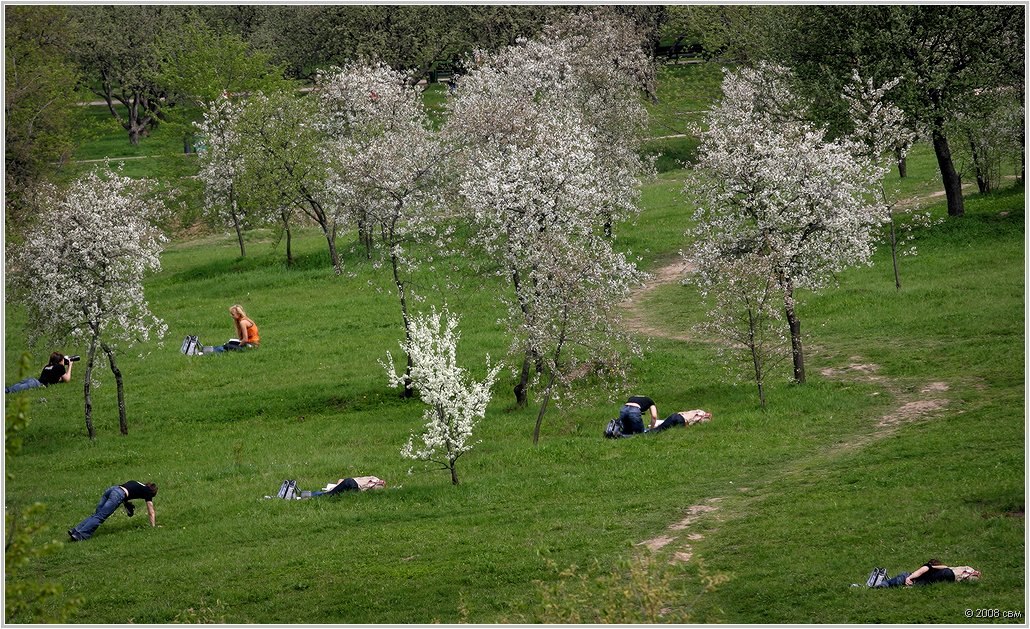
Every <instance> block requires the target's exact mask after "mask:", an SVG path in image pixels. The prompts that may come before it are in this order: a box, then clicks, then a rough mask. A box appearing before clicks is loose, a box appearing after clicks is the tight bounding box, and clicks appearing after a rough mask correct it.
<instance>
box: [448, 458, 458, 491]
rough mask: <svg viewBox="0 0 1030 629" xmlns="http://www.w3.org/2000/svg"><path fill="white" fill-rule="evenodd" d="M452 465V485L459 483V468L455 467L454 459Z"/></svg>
mask: <svg viewBox="0 0 1030 629" xmlns="http://www.w3.org/2000/svg"><path fill="white" fill-rule="evenodd" d="M450 467H451V484H452V485H457V484H458V470H456V469H455V468H454V460H453V459H452V460H451V466H450Z"/></svg>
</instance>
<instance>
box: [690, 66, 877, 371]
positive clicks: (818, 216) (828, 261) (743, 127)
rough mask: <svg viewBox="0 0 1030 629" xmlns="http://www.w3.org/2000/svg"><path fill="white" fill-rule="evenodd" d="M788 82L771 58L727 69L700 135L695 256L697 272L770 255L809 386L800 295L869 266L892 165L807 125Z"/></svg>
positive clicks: (797, 360)
mask: <svg viewBox="0 0 1030 629" xmlns="http://www.w3.org/2000/svg"><path fill="white" fill-rule="evenodd" d="M790 80H791V74H790V72H789V70H787V69H786V68H783V67H780V66H775V65H769V64H762V65H760V66H758V67H757V68H743V69H741V70H739V71H736V72H730V73H728V74H727V75H726V77H725V79H724V81H723V94H724V96H723V98H722V100H721V101H720V102H719V103H718V104H717V105H715V106H714V107H713V108H712V110H711V112H710V113H709V115H708V116H707V120H706V122H707V129H705V130H703V131H701V132H700V133H701V137H702V143H701V147H700V150H699V155H700V157H699V160H698V166H699V168H700V175H699V176H698V177H696V178H695V179H693V180H692V181H691V182H690V183H688V184H687V187H688V191H689V192H691V193H692V194H694V195H696V197H697V199H698V201H697V203H698V209H697V211H696V214H695V219H696V227H695V228H694V229H693V230H691V235H692V236H693V237H694V239H695V240H696V243H697V244H696V246H695V247H692V248H691V250H690V254H689V258H690V260H691V261H692V262H693V263H694V264H696V265H697V267H698V268H699V269H704V268H706V267H709V266H711V265H720V264H722V261H723V260H724V259H727V258H730V259H732V258H737V257H741V256H744V255H759V256H762V257H765V258H767V259H768V266H769V268H770V269H772V271H773V273H774V275H775V277H776V281H777V285H778V286H779V289H780V290H781V291H782V293H783V300H784V313H785V314H786V318H787V322H788V324H789V329H790V338H791V350H792V357H793V363H794V380H795V381H797V382H804V381H805V367H804V348H803V344H802V337H801V320H800V318H799V317H798V314H797V309H796V295H795V291H796V290H798V289H810V290H817V289H819V288H820V287H822V286H824V285H825V284H826V283H827V282H829V281H831V280H832V279H833V277H834V274H835V273H837V272H839V271H841V270H843V269H845V268H847V267H849V266H853V265H856V264H863V263H866V264H867V263H869V260H870V257H871V255H872V251H873V242H874V239H873V234H872V231H873V228H874V227H875V226H877V225H878V224H880V222H881V221H882V214H881V213H879V212H877V211H875V208H873V207H870V203H869V200H868V199H869V197H870V194H871V192H872V190H874V189H875V186H876V185H878V183H879V181H880V179H881V178H882V176H883V173H884V170H883V168H882V167H880V166H879V165H876V164H873V163H872V162H870V161H869V160H864V159H860V158H857V157H856V156H855V153H856V151H855V150H854V148H853V147H852V146H851V142H850V141H848V140H838V141H830V140H828V139H827V138H826V137H825V133H824V130H822V129H820V128H817V127H816V126H814V125H813V124H811V123H809V122H807V121H806V120H805V118H806V104H805V103H804V102H803V101H802V100H801V99H799V98H798V97H797V96H796V95H795V94H794V93H793V92H792V90H791V88H790Z"/></svg>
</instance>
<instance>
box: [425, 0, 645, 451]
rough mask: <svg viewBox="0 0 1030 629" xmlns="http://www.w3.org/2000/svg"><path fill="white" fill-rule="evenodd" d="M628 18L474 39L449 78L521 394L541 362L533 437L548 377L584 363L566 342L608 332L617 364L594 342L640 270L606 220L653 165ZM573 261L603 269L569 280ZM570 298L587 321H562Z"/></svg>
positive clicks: (553, 380)
mask: <svg viewBox="0 0 1030 629" xmlns="http://www.w3.org/2000/svg"><path fill="white" fill-rule="evenodd" d="M624 26H625V25H624V24H619V23H612V22H609V21H604V20H600V19H598V18H597V17H596V16H594V15H591V14H584V15H582V16H576V17H574V18H572V19H571V20H570V21H569V22H568V23H567V24H564V25H563V26H562V27H557V26H552V27H549V28H548V29H547V30H546V31H545V33H544V34H543V35H542V36H541V38H539V39H537V40H532V41H520V42H518V43H517V44H516V45H514V46H510V47H508V48H505V49H503V50H501V51H498V52H497V53H487V52H483V51H479V52H477V53H476V54H475V55H474V57H473V60H472V64H473V67H472V69H471V70H470V71H469V72H468V73H466V74H465V75H463V76H461V77H459V78H458V80H457V82H456V85H457V89H456V96H455V98H454V99H453V102H452V103H451V111H450V115H449V117H448V121H447V126H446V127H445V129H444V135H445V138H446V140H447V141H448V143H449V144H450V146H452V147H455V149H456V152H455V159H454V160H453V163H454V164H455V168H454V172H455V178H456V181H455V185H454V186H453V190H454V192H455V194H456V196H457V201H458V206H459V207H460V208H461V210H462V212H463V213H464V215H465V216H466V217H467V218H468V219H469V220H470V222H471V224H472V225H473V226H474V228H475V235H474V236H473V238H472V240H473V242H474V243H475V244H478V245H479V246H480V247H482V248H483V249H484V250H485V251H486V252H487V253H488V254H489V256H490V259H491V260H493V261H494V262H495V263H496V267H495V270H496V273H497V274H498V275H500V276H503V277H506V278H508V279H509V280H510V281H511V286H512V291H513V294H512V295H511V298H510V299H509V300H508V306H509V315H510V316H509V324H510V329H511V332H512V336H513V338H514V342H513V345H512V352H513V353H514V354H521V355H522V357H521V361H520V362H521V365H522V369H521V374H520V375H519V381H518V383H517V384H516V386H515V396H516V401H517V403H518V405H519V406H524V405H525V404H526V402H527V397H528V395H527V391H528V388H529V380H530V371H531V365H532V363H534V362H536V363H537V365H538V369H537V372H538V374H540V375H542V374H543V371H544V370H543V368H544V367H545V363H547V366H548V367H549V371H550V373H549V375H548V377H549V381H548V384H547V385H546V386H545V394H544V401H543V403H542V405H541V411H540V414H539V416H538V422H537V427H536V430H535V431H534V442H535V441H536V440H537V438H538V437H539V426H540V421H541V420H542V418H543V414H544V412H546V409H547V405H548V402H549V400H550V398H551V395H552V393H553V392H554V385H555V384H561V383H565V384H567V383H568V382H569V376H570V375H571V373H574V372H576V371H577V370H580V368H581V367H582V365H581V364H580V363H581V361H580V360H579V359H578V358H577V357H576V353H575V352H572V351H570V348H572V347H576V346H578V345H579V344H580V342H583V343H584V344H587V345H591V344H593V341H605V340H607V341H608V342H602V343H601V345H600V346H598V351H597V353H596V355H597V358H598V359H601V357H602V356H603V357H604V358H605V359H613V360H611V361H610V362H609V363H608V366H609V367H611V368H613V371H621V370H619V369H616V368H615V366H616V365H617V364H619V363H620V362H621V361H617V360H614V358H615V357H616V356H617V355H618V354H619V352H609V351H605V350H603V349H601V347H614V346H615V345H618V344H620V343H621V342H622V341H624V340H626V337H625V335H624V334H618V333H617V332H616V331H617V330H618V328H619V326H618V314H617V312H616V311H615V310H614V309H613V308H609V307H608V306H609V305H613V304H612V303H611V300H612V299H616V298H617V297H616V296H617V295H622V294H624V293H625V292H626V291H627V290H628V286H629V285H630V284H631V283H632V282H633V281H636V280H637V279H639V274H638V273H637V272H636V269H635V268H634V267H633V265H631V264H628V263H627V261H626V260H625V258H624V257H622V256H619V255H616V254H615V253H614V252H613V250H612V244H611V236H612V225H613V223H616V222H619V221H623V220H626V219H628V218H630V217H632V216H633V215H634V213H635V211H636V208H635V201H636V196H637V186H638V184H639V178H640V177H641V176H642V175H643V174H645V173H647V172H648V171H649V168H648V166H647V164H646V163H645V162H644V161H642V160H641V159H640V157H639V152H638V151H637V148H638V147H639V138H640V133H641V130H642V129H643V121H645V120H646V112H645V111H644V109H643V107H642V105H641V102H640V91H641V89H642V88H643V87H644V86H645V85H642V83H643V84H647V82H648V77H652V78H653V68H652V67H651V66H650V65H649V63H648V62H647V61H646V59H643V58H642V57H641V52H640V49H639V43H638V42H636V40H634V39H633V38H632V37H627V36H624V35H623V31H621V30H620V29H621V28H623V27H624ZM620 42H621V44H620ZM627 42H630V43H627ZM634 46H635V47H634ZM613 55H614V58H617V60H616V59H613ZM618 60H621V63H622V65H621V66H620V65H619V63H620V61H618ZM634 69H636V70H637V71H636V72H634V71H633V70H634ZM591 265H597V266H594V267H591ZM568 269H582V270H583V273H584V277H598V278H601V277H605V278H606V280H607V281H606V282H604V283H603V284H595V283H591V282H583V283H581V284H579V285H578V286H573V285H572V284H568V283H565V281H564V280H565V278H566V271H567V270H568ZM606 274H607V275H606ZM583 291H593V298H592V297H591V296H590V295H586V294H584V293H583ZM555 299H557V300H560V301H561V303H555V302H552V301H551V300H555ZM576 302H579V303H581V304H586V303H590V304H592V309H591V310H590V311H589V312H583V313H580V314H582V315H583V319H584V322H585V321H586V320H590V321H591V323H590V324H586V325H578V324H577V325H571V326H570V325H568V324H569V323H570V321H571V320H570V321H565V322H562V319H563V316H564V315H562V314H561V313H562V311H563V310H565V307H566V306H568V305H569V304H572V303H576ZM569 314H570V315H571V314H572V313H569ZM573 318H575V316H573ZM602 328H603V329H607V330H609V331H611V332H612V333H611V334H610V335H608V336H607V337H606V338H605V339H602V338H600V337H599V336H595V335H596V334H597V331H598V330H599V329H602ZM545 339H546V342H545ZM587 339H592V340H591V341H587ZM624 347H632V345H631V344H628V345H625V346H624ZM630 353H632V352H630Z"/></svg>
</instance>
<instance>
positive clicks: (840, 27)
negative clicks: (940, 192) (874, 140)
mask: <svg viewBox="0 0 1030 629" xmlns="http://www.w3.org/2000/svg"><path fill="white" fill-rule="evenodd" d="M792 9H793V11H794V14H795V16H796V19H795V20H793V21H792V25H793V28H792V30H791V32H790V34H789V36H787V37H783V38H782V40H781V43H782V44H783V46H784V58H785V60H786V63H787V65H790V66H793V67H794V68H795V69H796V70H797V71H798V73H799V74H800V75H801V77H802V78H804V79H806V80H808V81H811V82H815V83H822V84H823V85H825V86H826V88H825V89H824V90H823V91H824V92H829V93H833V94H838V93H839V92H840V87H841V86H842V85H843V84H844V83H845V82H846V81H847V80H848V77H849V75H850V73H851V71H852V69H853V68H855V67H857V68H859V70H860V71H861V72H862V74H863V76H866V77H869V78H871V79H873V80H874V81H875V82H876V83H877V84H883V83H886V82H887V81H888V80H889V79H891V78H892V77H895V76H900V77H901V78H902V80H901V83H900V84H899V85H898V87H897V89H896V90H894V91H893V92H892V94H891V98H892V100H893V101H894V102H895V103H897V104H898V106H900V107H901V108H902V109H903V110H904V111H905V113H906V114H907V115H908V116H909V117H910V118H911V119H912V120H914V121H915V122H916V123H918V124H919V125H921V126H923V127H925V128H926V129H928V130H929V132H930V135H931V138H932V140H933V147H934V153H935V154H936V156H937V163H938V167H939V168H940V171H941V177H942V180H943V183H944V191H945V193H946V195H947V199H948V214H949V215H951V216H961V215H962V214H963V213H964V211H965V210H964V203H963V200H962V182H961V179H960V176H959V172H958V170H957V169H956V168H955V163H954V159H953V157H952V152H953V148H952V146H951V138H950V137H949V125H950V123H951V122H952V121H953V120H954V119H955V117H956V116H957V115H959V114H960V113H961V111H962V108H963V107H969V106H970V105H972V104H973V103H976V102H978V101H979V100H980V99H979V95H989V94H991V93H993V92H995V91H996V90H998V89H1004V88H1009V87H1012V86H1020V87H1021V86H1022V85H1023V74H1024V52H1023V49H1024V29H1025V16H1024V8H1023V7H1020V6H1015V5H1012V6H1005V5H975V6H961V5H904V6H902V5H877V6H805V7H792ZM985 102H986V101H985Z"/></svg>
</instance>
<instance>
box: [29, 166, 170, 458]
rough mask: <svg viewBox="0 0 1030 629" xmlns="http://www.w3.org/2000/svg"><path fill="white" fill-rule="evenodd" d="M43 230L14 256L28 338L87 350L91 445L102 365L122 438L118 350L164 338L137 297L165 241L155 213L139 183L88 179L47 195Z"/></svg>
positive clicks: (125, 431) (123, 420)
mask: <svg viewBox="0 0 1030 629" xmlns="http://www.w3.org/2000/svg"><path fill="white" fill-rule="evenodd" d="M48 206H49V207H48V214H47V220H46V222H42V223H40V224H39V225H38V226H37V227H36V228H35V229H34V230H33V231H32V232H31V233H30V234H29V236H28V238H27V239H26V242H25V245H24V246H23V247H22V248H21V249H20V251H19V253H18V265H17V266H16V268H17V269H18V270H17V271H16V274H15V286H16V287H17V289H18V290H19V293H20V295H21V296H22V298H23V299H24V301H25V304H26V306H27V308H28V311H29V317H28V321H29V338H30V341H31V342H35V341H36V340H37V339H39V338H41V337H47V338H51V339H55V340H59V341H60V340H68V339H71V340H79V341H85V342H86V343H88V346H89V349H88V352H87V355H86V359H85V369H84V370H83V371H84V372H85V374H84V378H83V395H84V400H85V420H86V431H87V433H88V434H89V438H90V439H93V438H94V437H95V435H96V431H95V430H94V428H93V399H92V395H91V391H92V388H91V387H92V384H93V367H94V365H95V363H96V358H97V352H98V350H100V351H103V352H104V354H105V356H106V357H107V362H108V365H109V366H110V368H111V372H112V373H113V374H114V377H115V382H116V385H117V390H118V423H119V428H120V430H121V433H122V434H123V435H125V434H128V430H129V429H128V423H127V419H126V408H125V392H124V385H123V379H122V373H121V371H120V370H119V368H118V364H117V362H116V354H117V351H118V349H119V348H122V347H131V346H132V345H134V344H137V343H142V342H146V341H147V340H148V339H149V338H150V335H151V334H154V335H156V336H157V337H158V338H160V337H162V336H164V334H165V332H166V331H167V326H166V325H165V324H164V323H163V322H162V321H161V320H160V319H158V318H157V317H156V316H154V315H153V314H152V313H151V312H150V308H149V306H148V305H147V300H146V297H145V295H144V293H143V279H144V277H145V276H146V274H147V273H149V272H153V271H158V270H160V268H161V262H160V259H159V257H158V256H159V254H160V252H161V247H162V244H161V243H162V242H163V241H164V237H163V236H162V235H161V234H159V233H158V232H157V230H155V229H154V228H153V227H152V226H151V223H150V218H151V215H152V211H153V208H152V207H151V206H150V204H149V201H148V200H147V198H146V196H145V194H144V184H143V183H141V182H140V181H136V180H133V179H129V178H127V177H122V176H120V175H118V174H115V173H111V172H108V173H106V174H105V175H103V176H101V175H100V174H97V173H95V172H91V173H88V174H86V175H83V176H82V177H80V178H79V179H78V180H77V181H75V182H74V183H73V184H72V185H71V187H70V188H69V189H68V190H67V191H65V192H63V193H59V192H58V191H57V190H56V189H54V190H53V194H52V197H51V199H50V202H49V203H48Z"/></svg>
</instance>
